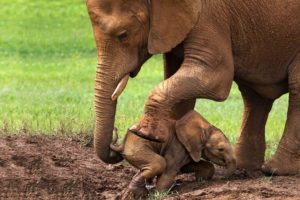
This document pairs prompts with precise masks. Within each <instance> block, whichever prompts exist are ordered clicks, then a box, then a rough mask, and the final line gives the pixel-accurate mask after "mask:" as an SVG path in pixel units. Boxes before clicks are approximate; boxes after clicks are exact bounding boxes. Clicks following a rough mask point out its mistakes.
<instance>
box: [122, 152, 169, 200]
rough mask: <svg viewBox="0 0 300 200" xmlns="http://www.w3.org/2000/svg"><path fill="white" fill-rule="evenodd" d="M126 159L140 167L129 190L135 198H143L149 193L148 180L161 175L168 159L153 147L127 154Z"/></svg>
mask: <svg viewBox="0 0 300 200" xmlns="http://www.w3.org/2000/svg"><path fill="white" fill-rule="evenodd" d="M125 158H126V160H127V161H128V162H129V163H130V164H132V165H133V166H135V167H137V168H138V169H140V172H138V173H137V174H136V175H135V176H134V177H133V179H132V181H131V182H130V184H129V187H128V189H129V191H130V192H132V193H133V194H134V195H133V196H134V197H135V198H137V199H139V198H142V197H143V196H145V195H146V194H147V192H148V191H147V189H146V187H145V186H146V182H147V181H148V180H152V179H153V178H155V177H156V176H159V175H161V174H162V173H163V172H164V171H165V168H166V161H165V159H164V158H163V157H161V156H160V155H158V154H156V153H154V152H153V151H152V150H151V149H144V150H143V151H142V152H141V153H140V154H139V155H125Z"/></svg>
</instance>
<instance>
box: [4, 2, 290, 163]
mask: <svg viewBox="0 0 300 200" xmlns="http://www.w3.org/2000/svg"><path fill="white" fill-rule="evenodd" d="M0 19H1V20H0V130H1V132H2V133H20V132H29V133H33V134H36V133H44V134H57V133H64V134H80V133H90V134H91V133H92V131H93V122H94V111H93V109H94V107H93V84H94V82H93V81H94V77H95V65H96V61H97V59H96V50H95V45H94V41H93V35H92V29H91V26H90V22H89V19H88V16H87V12H86V8H85V1H84V0H53V1H40V0H31V1H26V0H15V1H11V0H1V2H0ZM161 80H162V60H161V57H160V56H156V57H154V58H153V59H151V60H150V61H149V62H147V64H146V65H145V66H144V67H143V69H142V71H141V73H140V74H139V76H138V77H137V78H135V79H132V80H131V81H130V83H129V85H128V87H127V89H126V90H125V92H124V94H122V96H121V98H120V100H119V105H118V113H117V118H116V119H117V121H116V126H117V127H119V129H120V132H121V133H124V132H125V130H126V129H127V128H128V127H129V126H130V125H132V124H133V123H135V122H136V121H137V120H138V119H139V117H140V115H141V113H142V110H143V105H144V103H145V101H146V98H147V96H148V94H149V92H150V90H151V88H153V87H154V86H155V85H156V84H157V83H159V82H160V81H161ZM197 110H198V111H199V112H201V113H202V114H203V115H204V116H205V117H206V118H207V119H208V120H209V121H211V122H212V123H213V124H215V125H216V126H217V127H219V128H221V129H222V130H223V131H224V132H225V133H226V135H228V137H229V138H230V140H231V141H232V142H235V140H236V138H237V136H238V132H239V127H240V123H241V117H242V100H241V97H240V93H239V91H238V90H237V87H236V85H234V86H233V89H232V91H231V94H230V97H229V99H228V100H227V101H225V102H222V103H217V102H213V101H209V100H199V101H198V103H197ZM286 110H287V96H284V97H283V98H281V99H280V100H279V101H277V102H276V104H275V105H274V109H273V111H272V113H271V116H270V119H269V121H268V125H267V141H268V147H269V150H268V152H267V156H268V157H269V156H270V154H272V153H273V152H274V149H276V145H277V143H278V140H279V138H280V137H281V134H282V131H283V126H284V122H285V118H286V117H285V116H286Z"/></svg>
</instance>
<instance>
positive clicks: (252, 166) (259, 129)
mask: <svg viewBox="0 0 300 200" xmlns="http://www.w3.org/2000/svg"><path fill="white" fill-rule="evenodd" d="M239 89H240V91H241V94H242V97H243V101H244V114H243V122H242V126H241V133H240V137H239V139H238V141H237V144H236V159H237V167H238V168H242V169H246V170H259V169H261V166H262V165H263V163H264V156H265V149H266V143H265V125H266V122H267V119H268V115H269V112H270V110H271V108H272V105H273V100H270V99H266V98H263V97H261V96H260V95H258V94H257V93H255V92H254V91H253V90H252V89H250V88H248V87H244V86H239Z"/></svg>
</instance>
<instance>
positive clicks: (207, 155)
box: [203, 151, 228, 168]
mask: <svg viewBox="0 0 300 200" xmlns="http://www.w3.org/2000/svg"><path fill="white" fill-rule="evenodd" d="M203 158H204V159H205V160H208V161H211V162H213V163H215V164H217V165H219V166H221V167H225V168H226V167H228V164H227V162H226V160H225V159H221V158H216V156H214V155H213V154H212V153H210V152H209V151H205V153H204V154H203Z"/></svg>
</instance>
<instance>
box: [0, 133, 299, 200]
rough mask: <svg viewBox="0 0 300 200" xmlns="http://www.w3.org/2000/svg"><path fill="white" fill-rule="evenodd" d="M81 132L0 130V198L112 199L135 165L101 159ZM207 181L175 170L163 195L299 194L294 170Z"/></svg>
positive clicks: (289, 196) (242, 196) (288, 196)
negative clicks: (291, 173) (71, 134)
mask: <svg viewBox="0 0 300 200" xmlns="http://www.w3.org/2000/svg"><path fill="white" fill-rule="evenodd" d="M87 141H88V140H87V139H86V138H84V137H82V138H75V137H73V138H66V137H49V136H47V137H46V136H19V137H16V136H5V137H4V136H2V137H1V138H0V199H101V200H102V199H114V198H115V197H116V196H117V195H118V194H120V193H121V191H122V190H123V189H124V188H125V187H126V186H127V185H128V183H129V181H130V179H131V177H132V176H133V175H134V174H135V172H136V170H135V169H133V168H132V167H130V166H129V165H128V164H126V163H121V164H118V165H115V166H110V165H105V164H103V163H102V162H101V161H99V159H98V158H97V157H96V156H95V154H94V153H93V149H92V148H91V147H87V145H86V144H87V143H88V142H87ZM221 177H222V171H221V170H217V174H216V176H215V178H214V179H213V180H211V181H195V180H194V177H193V176H192V175H181V176H179V177H178V180H180V181H181V182H182V184H181V185H180V186H177V187H176V188H175V191H173V195H169V196H167V197H164V199H220V200H221V199H222V200H223V199H247V200H248V199H300V176H292V177H265V176H263V175H260V174H255V175H249V174H246V173H244V172H237V173H236V174H235V175H234V176H233V177H231V178H230V179H222V178H221Z"/></svg>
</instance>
